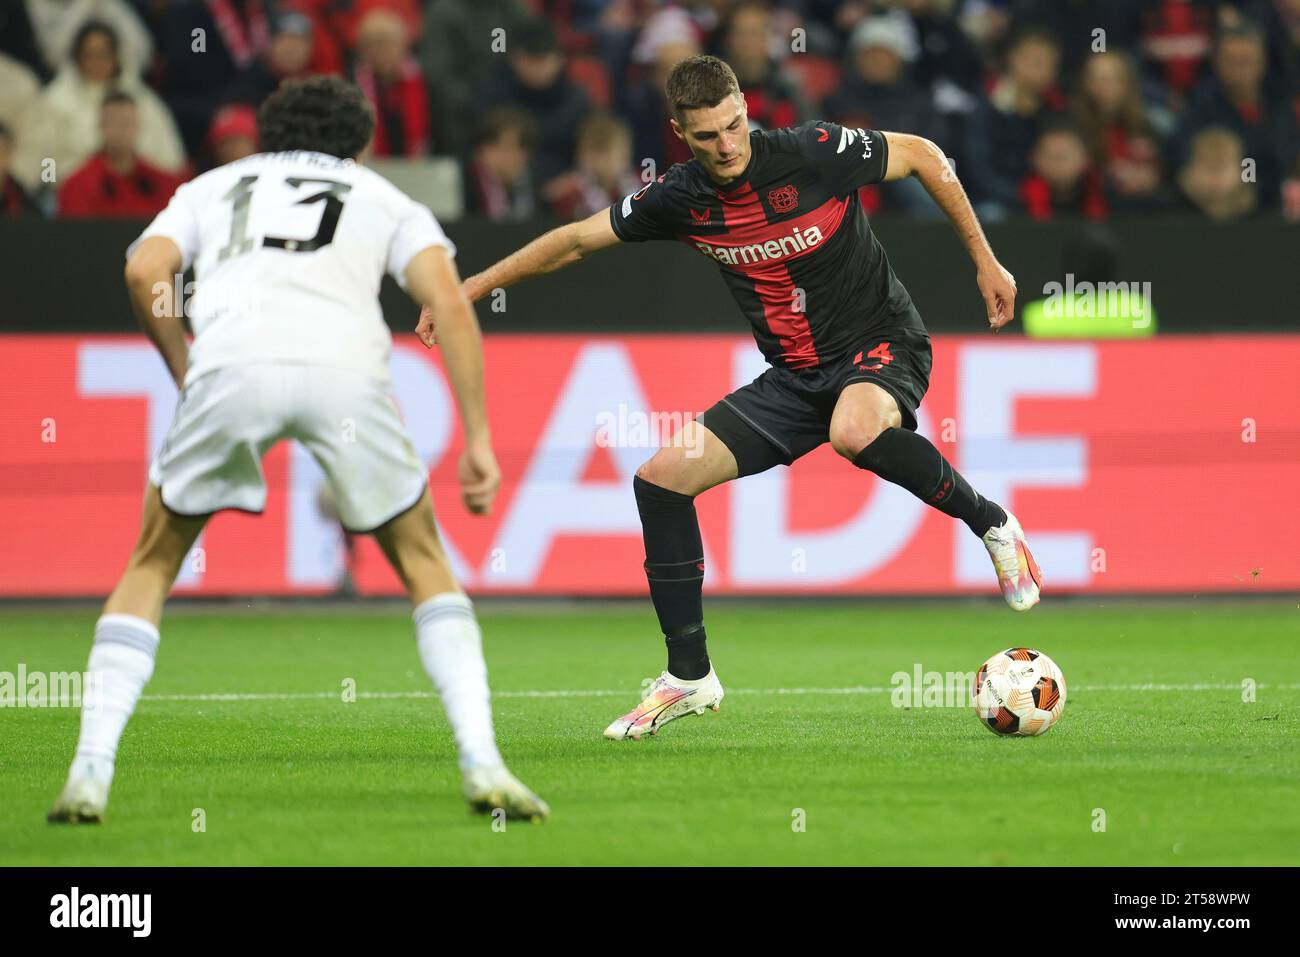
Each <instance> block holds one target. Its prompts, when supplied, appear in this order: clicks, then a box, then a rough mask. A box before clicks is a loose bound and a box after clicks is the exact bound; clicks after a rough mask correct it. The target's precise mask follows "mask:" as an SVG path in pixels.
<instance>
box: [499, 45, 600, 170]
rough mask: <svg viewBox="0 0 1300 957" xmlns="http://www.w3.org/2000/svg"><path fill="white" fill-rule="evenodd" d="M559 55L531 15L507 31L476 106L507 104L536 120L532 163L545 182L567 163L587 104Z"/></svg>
mask: <svg viewBox="0 0 1300 957" xmlns="http://www.w3.org/2000/svg"><path fill="white" fill-rule="evenodd" d="M564 65H565V58H564V52H563V51H562V50H561V49H560V43H559V40H558V39H557V37H556V35H555V28H554V27H552V26H551V24H550V23H549V22H547V21H546V20H540V19H538V20H533V21H531V22H529V23H527V24H525V25H523V26H520V27H518V28H516V29H515V30H514V31H512V32H511V33H510V36H509V43H508V46H507V48H506V63H505V65H504V67H503V68H502V69H500V70H498V72H497V73H496V74H495V75H493V76H492V77H491V78H490V79H489V80H488V82H487V85H486V86H485V88H484V89H483V92H482V95H481V96H480V97H479V104H480V107H481V108H483V109H490V108H492V107H497V106H513V107H516V108H517V109H520V110H523V111H524V112H526V113H528V114H529V115H531V116H532V117H533V118H534V119H535V120H536V121H537V127H538V130H539V131H540V132H539V134H538V144H537V152H536V154H535V156H534V158H533V167H534V171H535V173H536V176H537V178H538V179H539V180H540V181H541V182H546V181H548V180H550V179H553V178H554V177H556V176H558V175H560V174H561V173H563V172H564V171H565V170H567V169H568V168H569V167H570V165H571V164H572V163H573V147H574V143H575V142H576V140H577V136H578V126H579V124H580V123H582V119H583V117H585V116H586V115H587V112H588V110H589V109H590V103H589V102H588V100H587V94H586V93H584V92H583V91H582V89H581V88H580V87H578V86H577V85H575V84H574V83H572V82H570V80H569V79H568V77H566V76H565V74H564Z"/></svg>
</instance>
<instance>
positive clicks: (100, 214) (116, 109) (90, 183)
mask: <svg viewBox="0 0 1300 957" xmlns="http://www.w3.org/2000/svg"><path fill="white" fill-rule="evenodd" d="M99 112H100V133H101V138H102V146H101V149H100V150H99V152H97V153H95V154H94V155H93V156H91V157H90V159H89V160H88V161H87V162H86V164H85V165H84V166H82V167H81V169H79V170H77V171H76V172H75V173H73V174H72V176H71V177H70V178H69V179H68V181H67V182H65V183H64V184H63V186H62V188H60V190H59V215H60V216H61V217H64V218H68V219H72V218H98V219H115V218H124V219H131V218H134V219H144V218H148V217H150V216H154V215H156V214H157V213H158V212H160V211H161V210H162V208H163V207H164V206H166V205H167V201H168V200H169V199H171V195H172V193H174V192H175V191H176V187H177V186H179V185H180V184H181V183H182V182H183V178H182V177H180V176H175V175H173V174H171V173H166V172H164V171H163V170H160V169H158V167H156V166H154V165H152V164H151V163H148V162H147V161H145V160H144V159H142V158H141V156H140V154H139V152H138V150H137V142H138V139H139V135H140V117H139V110H138V108H137V106H136V102H135V100H134V99H133V98H132V97H131V96H130V95H129V94H127V93H121V92H115V93H110V94H109V95H108V96H106V97H105V98H104V104H103V106H102V107H100V111H99Z"/></svg>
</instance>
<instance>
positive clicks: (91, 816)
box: [45, 777, 109, 824]
mask: <svg viewBox="0 0 1300 957" xmlns="http://www.w3.org/2000/svg"><path fill="white" fill-rule="evenodd" d="M108 786H109V782H108V781H104V780H100V779H98V778H91V777H77V778H68V783H67V784H65V785H64V786H63V792H62V793H61V794H60V795H59V797H58V800H56V801H55V802H54V807H52V808H50V812H49V813H48V814H46V815H45V820H47V821H49V822H50V823H51V824H99V823H100V822H101V821H103V820H104V810H105V809H106V808H107V807H108Z"/></svg>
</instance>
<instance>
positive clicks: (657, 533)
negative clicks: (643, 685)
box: [632, 475, 709, 680]
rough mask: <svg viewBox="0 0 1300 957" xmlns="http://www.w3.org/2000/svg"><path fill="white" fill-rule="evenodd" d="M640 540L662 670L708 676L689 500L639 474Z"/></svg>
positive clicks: (700, 567) (696, 532)
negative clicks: (664, 661) (662, 648)
mask: <svg viewBox="0 0 1300 957" xmlns="http://www.w3.org/2000/svg"><path fill="white" fill-rule="evenodd" d="M632 488H633V490H634V491H635V492H636V507H637V511H638V512H640V513H641V535H642V537H643V538H644V540H645V558H646V561H645V574H646V578H647V579H648V580H649V582H650V600H651V601H653V602H654V606H655V613H656V614H658V616H659V627H660V628H662V629H663V632H664V638H665V640H666V641H667V643H668V671H669V672H670V673H671V674H672V675H674V676H675V677H678V678H685V679H687V680H693V679H696V678H703V677H704V676H705V675H707V674H708V673H709V652H708V650H707V648H706V647H705V635H704V610H703V607H702V603H701V600H700V589H701V588H702V587H703V585H704V544H703V541H702V540H701V539H700V523H699V520H698V519H697V518H696V517H695V499H694V498H693V497H691V496H690V495H682V494H681V493H680V492H673V491H669V490H668V489H666V488H660V487H659V486H658V485H652V484H651V483H649V482H647V481H645V479H643V478H641V477H640V476H639V475H638V476H637V477H636V478H634V479H633V480H632Z"/></svg>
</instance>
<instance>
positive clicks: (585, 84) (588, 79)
mask: <svg viewBox="0 0 1300 957" xmlns="http://www.w3.org/2000/svg"><path fill="white" fill-rule="evenodd" d="M569 79H570V80H572V81H573V82H574V83H576V84H578V86H580V87H582V88H583V89H584V90H586V91H587V96H588V97H589V98H590V99H591V105H592V106H596V107H600V108H602V109H607V108H608V107H609V104H610V101H611V100H612V98H613V97H612V93H611V83H610V79H609V71H608V70H607V69H605V64H604V63H602V62H601V61H600V60H598V59H597V58H596V57H594V56H584V55H582V54H578V55H576V56H571V57H569Z"/></svg>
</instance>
